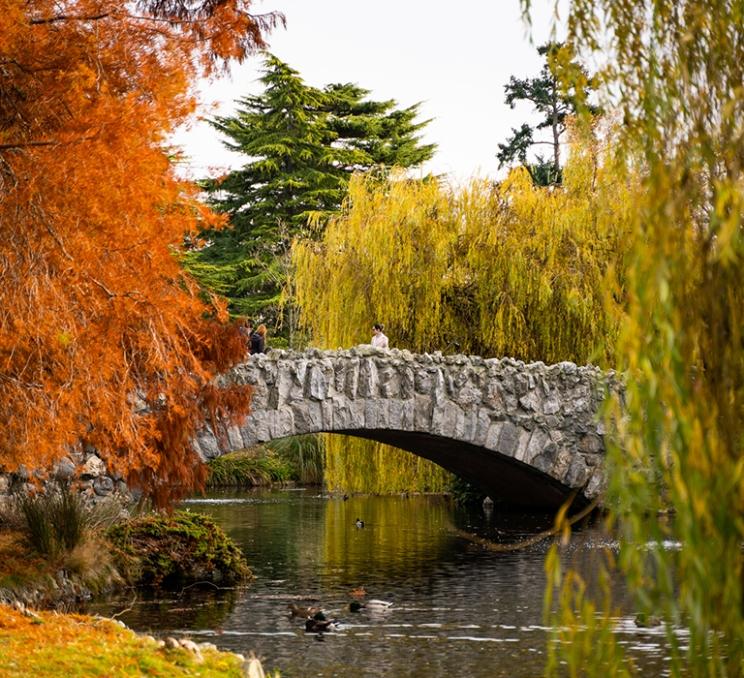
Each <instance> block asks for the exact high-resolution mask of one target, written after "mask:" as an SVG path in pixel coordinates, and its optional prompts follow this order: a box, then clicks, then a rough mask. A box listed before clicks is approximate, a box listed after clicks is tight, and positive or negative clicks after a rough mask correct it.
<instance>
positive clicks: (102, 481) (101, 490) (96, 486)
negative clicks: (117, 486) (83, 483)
mask: <svg viewBox="0 0 744 678" xmlns="http://www.w3.org/2000/svg"><path fill="white" fill-rule="evenodd" d="M93 491H94V492H95V493H96V494H97V495H98V496H99V497H105V496H107V495H109V494H111V493H112V492H113V491H114V481H113V480H112V479H111V478H109V477H108V476H100V477H99V478H95V479H94V480H93Z"/></svg>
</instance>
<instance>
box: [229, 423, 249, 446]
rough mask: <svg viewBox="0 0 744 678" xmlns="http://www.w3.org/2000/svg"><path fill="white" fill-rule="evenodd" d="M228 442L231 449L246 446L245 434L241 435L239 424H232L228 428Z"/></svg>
mask: <svg viewBox="0 0 744 678" xmlns="http://www.w3.org/2000/svg"><path fill="white" fill-rule="evenodd" d="M227 442H228V443H229V445H230V449H231V450H242V449H243V448H244V447H245V444H244V443H243V436H242V435H240V429H239V428H238V427H237V426H230V427H229V428H228V429H227Z"/></svg>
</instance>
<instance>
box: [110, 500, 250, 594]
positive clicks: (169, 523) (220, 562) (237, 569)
mask: <svg viewBox="0 0 744 678" xmlns="http://www.w3.org/2000/svg"><path fill="white" fill-rule="evenodd" d="M107 534H108V537H109V539H110V540H111V541H112V542H113V544H114V545H115V547H116V549H117V551H118V553H117V559H118V561H119V565H120V568H121V569H122V570H123V571H125V572H126V574H127V578H128V579H129V580H130V581H131V582H133V583H136V584H139V585H143V586H152V587H156V588H180V587H183V586H186V585H190V584H195V583H199V582H204V583H211V584H225V585H231V584H235V583H237V582H239V581H241V580H243V579H245V578H247V577H250V576H251V571H250V569H249V568H248V565H247V563H246V561H245V557H244V556H243V553H242V551H241V550H240V549H239V548H238V546H237V545H236V544H235V542H233V541H232V539H230V538H229V537H228V536H227V535H226V534H225V533H224V532H223V530H222V529H221V528H220V527H218V526H217V525H216V524H215V523H214V522H213V521H212V520H211V519H210V518H207V517H206V516H203V515H199V514H196V513H190V512H188V511H175V512H174V513H173V514H171V515H165V514H160V513H156V514H150V515H147V516H141V517H139V518H134V519H132V520H129V521H127V522H126V523H122V524H120V525H115V526H114V527H112V528H110V529H109V531H108V533H107Z"/></svg>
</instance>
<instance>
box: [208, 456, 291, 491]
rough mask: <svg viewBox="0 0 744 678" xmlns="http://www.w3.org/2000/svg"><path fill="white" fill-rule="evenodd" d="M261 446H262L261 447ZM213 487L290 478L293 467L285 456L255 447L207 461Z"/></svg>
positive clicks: (237, 485) (251, 484)
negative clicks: (261, 451) (264, 451)
mask: <svg viewBox="0 0 744 678" xmlns="http://www.w3.org/2000/svg"><path fill="white" fill-rule="evenodd" d="M259 449H260V448H259ZM207 466H208V467H209V479H208V480H207V485H208V486H210V487H225V486H227V487H253V486H256V485H269V484H271V483H273V482H279V483H283V482H286V481H287V480H290V478H291V475H292V469H291V467H290V465H289V464H288V463H287V462H286V461H285V460H284V459H282V458H280V457H278V456H276V455H273V454H270V453H269V454H261V453H260V452H259V451H257V450H256V449H255V448H254V449H251V450H240V451H239V452H233V453H231V454H226V455H224V456H223V457H218V458H217V459H212V460H211V461H210V462H209V463H208V465H207Z"/></svg>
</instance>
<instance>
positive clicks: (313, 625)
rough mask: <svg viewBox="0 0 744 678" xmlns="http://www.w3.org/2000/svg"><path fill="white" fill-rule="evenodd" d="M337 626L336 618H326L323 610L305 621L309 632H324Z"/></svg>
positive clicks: (306, 629)
mask: <svg viewBox="0 0 744 678" xmlns="http://www.w3.org/2000/svg"><path fill="white" fill-rule="evenodd" d="M335 628H336V620H335V619H326V616H325V615H324V614H323V613H322V612H318V613H316V614H315V615H314V616H313V618H312V619H308V620H307V621H306V622H305V631H306V632H307V633H323V632H324V631H333V629H335Z"/></svg>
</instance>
